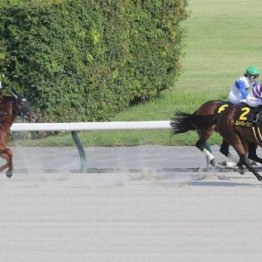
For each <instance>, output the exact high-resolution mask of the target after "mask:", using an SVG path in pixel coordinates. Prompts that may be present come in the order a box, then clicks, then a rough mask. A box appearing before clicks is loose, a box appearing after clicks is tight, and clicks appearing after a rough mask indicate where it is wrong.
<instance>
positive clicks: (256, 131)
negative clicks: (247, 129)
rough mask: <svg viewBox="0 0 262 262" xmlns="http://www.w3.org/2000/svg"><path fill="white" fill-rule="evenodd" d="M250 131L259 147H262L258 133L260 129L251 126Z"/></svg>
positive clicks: (261, 140)
mask: <svg viewBox="0 0 262 262" xmlns="http://www.w3.org/2000/svg"><path fill="white" fill-rule="evenodd" d="M252 131H253V134H254V137H255V139H256V141H257V143H258V144H259V146H261V147H262V135H261V133H260V128H259V127H254V126H253V127H252Z"/></svg>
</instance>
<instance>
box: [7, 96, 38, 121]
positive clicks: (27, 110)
mask: <svg viewBox="0 0 262 262" xmlns="http://www.w3.org/2000/svg"><path fill="white" fill-rule="evenodd" d="M12 95H13V98H14V107H13V112H14V114H15V115H16V116H19V117H21V118H22V119H25V120H27V121H29V122H36V121H37V119H38V117H37V116H36V114H35V113H34V112H33V110H32V109H31V106H30V103H29V102H28V100H27V99H26V98H25V97H24V96H22V95H16V94H15V93H14V92H12Z"/></svg>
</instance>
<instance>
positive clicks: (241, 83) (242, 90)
mask: <svg viewBox="0 0 262 262" xmlns="http://www.w3.org/2000/svg"><path fill="white" fill-rule="evenodd" d="M235 86H236V87H237V89H238V90H239V91H240V93H241V96H242V97H243V98H244V99H245V98H246V97H247V90H246V84H245V82H244V81H242V80H237V81H236V82H235Z"/></svg>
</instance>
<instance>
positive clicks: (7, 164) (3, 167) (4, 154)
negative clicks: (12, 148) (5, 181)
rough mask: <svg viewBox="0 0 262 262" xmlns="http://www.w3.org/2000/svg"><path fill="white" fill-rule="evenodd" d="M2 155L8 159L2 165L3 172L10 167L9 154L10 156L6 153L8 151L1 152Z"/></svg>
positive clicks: (0, 170) (0, 167)
mask: <svg viewBox="0 0 262 262" xmlns="http://www.w3.org/2000/svg"><path fill="white" fill-rule="evenodd" d="M0 157H1V158H3V159H4V160H5V161H6V163H5V164H3V165H2V166H0V172H2V171H3V170H5V169H6V168H8V166H9V156H8V154H6V153H0Z"/></svg>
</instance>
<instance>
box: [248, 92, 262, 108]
mask: <svg viewBox="0 0 262 262" xmlns="http://www.w3.org/2000/svg"><path fill="white" fill-rule="evenodd" d="M247 104H248V105H249V106H251V107H257V106H261V105H262V100H261V99H260V98H257V97H254V96H252V95H251V94H248V95H247Z"/></svg>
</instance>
